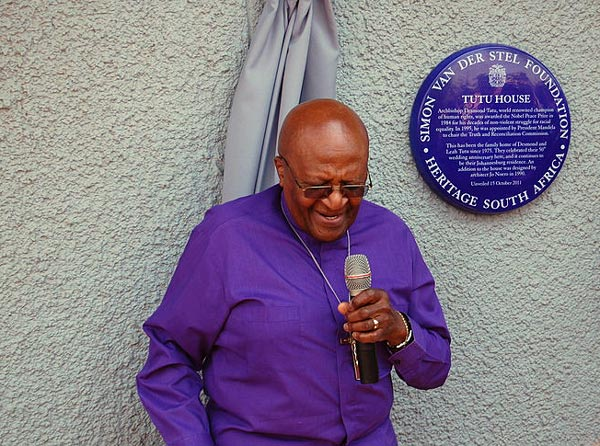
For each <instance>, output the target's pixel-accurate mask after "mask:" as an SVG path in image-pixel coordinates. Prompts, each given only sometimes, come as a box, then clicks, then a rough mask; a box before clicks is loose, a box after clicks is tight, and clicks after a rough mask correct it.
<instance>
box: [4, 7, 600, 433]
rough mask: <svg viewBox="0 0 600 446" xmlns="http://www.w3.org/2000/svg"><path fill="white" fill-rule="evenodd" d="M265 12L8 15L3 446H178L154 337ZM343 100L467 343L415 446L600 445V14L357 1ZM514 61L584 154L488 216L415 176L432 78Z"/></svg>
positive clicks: (209, 186) (419, 418)
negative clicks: (457, 64) (541, 88)
mask: <svg viewBox="0 0 600 446" xmlns="http://www.w3.org/2000/svg"><path fill="white" fill-rule="evenodd" d="M262 5H263V0H248V1H245V2H244V1H239V0H219V1H217V0H198V1H183V0H173V1H163V2H158V1H151V2H138V1H135V2H134V1H124V2H119V1H114V0H101V1H95V2H73V1H66V0H56V1H48V0H47V1H41V0H31V1H7V0H4V1H2V2H0V150H1V154H2V164H1V172H2V187H1V191H2V200H0V215H1V218H2V222H1V223H2V224H1V230H0V259H1V260H0V279H1V280H2V290H3V296H2V300H1V301H0V306H1V307H0V309H1V311H0V330H1V333H2V336H0V352H1V355H2V356H1V358H2V360H1V361H0V376H2V391H1V404H0V420H2V422H1V423H0V439H1V441H0V443H2V444H6V445H34V444H35V445H38V444H45V445H83V444H85V445H96V444H97V445H159V444H161V440H160V438H159V436H158V434H157V433H156V432H155V430H154V428H153V426H152V425H151V424H150V422H149V420H148V418H147V416H146V415H145V413H144V411H143V409H142V407H141V405H140V404H139V402H138V399H137V395H136V392H135V387H134V375H135V374H136V373H137V371H138V370H139V368H140V367H141V366H142V364H143V362H144V360H145V356H146V351H145V350H146V339H145V337H144V335H143V334H142V332H141V330H140V325H141V323H142V322H143V321H144V320H145V319H146V318H147V317H148V316H149V314H150V313H151V312H152V311H153V309H154V308H155V307H156V305H157V304H158V303H159V301H160V299H161V298H162V294H163V293H164V290H165V288H166V286H167V283H168V281H169V278H170V276H171V273H172V271H173V268H174V267H175V264H176V262H177V259H178V257H179V255H180V254H181V251H182V249H183V246H184V244H185V242H186V240H187V236H188V234H189V232H190V230H191V229H192V227H193V226H194V225H195V224H196V223H197V222H198V221H199V220H200V219H201V218H202V215H203V214H204V212H205V211H206V210H207V209H208V208H209V207H210V206H212V205H213V204H215V203H217V202H218V201H219V199H220V188H221V178H222V169H223V166H222V154H223V146H224V139H225V131H226V125H227V118H228V110H229V105H230V102H231V97H232V94H233V91H234V88H235V85H236V81H237V76H238V74H239V72H240V69H241V66H242V64H243V61H244V56H245V52H246V49H247V46H248V44H249V39H250V36H251V33H252V29H253V27H254V25H255V23H256V20H257V18H258V16H259V14H260V10H261V8H262ZM334 9H335V13H336V20H337V23H338V33H339V39H340V44H341V47H342V54H341V58H340V64H339V76H338V96H339V98H340V99H341V100H343V101H345V102H347V103H349V104H350V105H352V106H353V107H354V108H355V109H357V111H358V112H359V113H360V114H361V115H362V116H363V118H364V120H365V122H366V124H367V127H368V128H369V130H370V134H371V139H372V160H371V170H372V175H373V179H374V182H375V183H376V189H375V190H374V193H373V195H372V196H371V199H373V200H374V201H377V202H379V203H381V204H384V205H386V206H388V207H389V208H391V209H392V210H394V211H395V212H397V213H398V214H400V215H401V216H403V217H404V219H405V220H406V221H407V223H408V224H409V225H410V226H411V227H412V228H413V231H414V232H415V234H416V236H417V239H418V240H419V243H420V245H421V248H422V250H423V253H424V256H425V258H426V260H427V261H428V263H429V265H430V267H431V269H432V271H433V273H434V275H435V276H436V278H437V281H438V290H439V295H440V299H441V301H442V304H443V306H444V308H445V311H446V315H447V319H448V322H449V325H450V328H451V330H452V333H453V335H454V342H453V354H454V365H453V369H452V371H451V375H450V377H449V379H448V382H447V384H446V385H445V386H444V387H443V388H441V389H438V390H434V391H428V392H423V391H417V390H414V389H410V388H408V387H406V386H404V385H403V384H402V383H401V382H400V381H396V388H397V393H396V406H395V409H394V413H393V418H394V422H395V425H396V430H397V433H398V438H399V440H400V443H401V444H406V445H517V444H518V445H540V444H542V445H593V444H597V442H598V441H600V428H599V425H600V422H599V420H600V391H599V390H598V387H599V386H598V383H599V382H600V374H599V370H600V328H599V327H600V324H599V323H598V319H599V318H600V273H599V266H600V265H599V264H600V254H599V247H600V235H599V234H600V227H599V224H598V214H600V192H599V190H598V187H597V181H596V177H597V175H598V173H599V172H600V161H599V159H600V157H599V156H598V149H599V147H598V146H599V144H598V134H599V133H600V123H599V120H598V116H599V112H600V110H599V107H598V105H597V97H598V94H597V89H598V80H599V73H600V67H599V63H598V60H599V59H598V54H600V45H599V41H600V32H599V27H598V22H599V20H600V13H599V12H598V11H600V1H598V0H583V1H578V2H568V1H556V2H546V3H540V2H538V1H532V0H520V1H517V0H508V1H496V0H482V1H479V2H468V1H464V0H459V1H456V2H435V1H431V0H424V1H422V2H415V1H408V0H407V1H382V2H370V1H367V0H363V1H360V0H346V1H341V0H336V1H335V3H334ZM486 42H498V43H503V44H507V45H512V46H516V47H518V48H520V49H522V50H524V51H527V52H529V53H531V54H532V55H534V56H535V57H537V58H538V59H540V60H541V61H542V62H543V63H544V64H545V65H546V66H548V67H549V68H550V69H551V70H552V71H553V73H554V74H555V75H556V77H557V78H558V80H559V81H560V82H561V85H562V88H563V90H564V91H565V94H566V96H567V98H568V100H569V105H570V108H571V114H572V128H573V133H572V140H571V147H570V151H569V155H568V157H567V160H566V164H565V166H564V168H563V169H562V171H561V174H560V176H559V177H558V179H557V180H556V181H555V182H554V184H553V185H552V186H551V187H550V189H549V190H548V191H546V192H545V193H544V194H543V195H542V196H541V197H540V198H538V199H537V200H535V201H534V202H533V203H531V204H529V205H527V206H525V207H523V208H520V209H518V210H515V211H513V212H510V213H507V214H501V215H496V216H479V215H472V214H468V213H465V212H462V211H459V210H457V209H455V208H453V207H451V206H449V205H447V204H445V203H444V202H442V201H441V200H440V199H438V198H437V196H435V195H434V194H433V193H432V192H431V191H430V190H429V188H428V187H427V186H426V185H425V184H424V182H423V181H422V180H421V178H420V177H419V175H418V173H417V171H416V169H415V167H414V163H413V160H412V157H411V153H410V147H409V142H408V130H407V129H408V120H409V116H410V109H411V106H412V101H413V100H414V97H415V94H416V91H417V89H418V88H419V86H420V83H421V82H422V80H423V79H424V78H425V76H426V75H427V74H428V73H429V71H430V70H431V69H432V68H433V66H434V65H436V64H437V63H438V62H439V61H441V60H442V59H443V58H444V57H446V56H447V55H449V54H451V53H453V52H454V51H456V50H458V49H461V48H463V47H466V46H470V45H473V44H478V43H486Z"/></svg>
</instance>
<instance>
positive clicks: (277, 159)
mask: <svg viewBox="0 0 600 446" xmlns="http://www.w3.org/2000/svg"><path fill="white" fill-rule="evenodd" d="M273 162H274V163H275V169H277V176H278V177H279V185H280V186H281V187H283V180H284V178H285V175H284V171H285V165H284V162H283V160H282V159H281V157H279V156H276V157H275V158H274V159H273Z"/></svg>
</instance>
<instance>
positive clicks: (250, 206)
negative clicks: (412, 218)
mask: <svg viewBox="0 0 600 446" xmlns="http://www.w3.org/2000/svg"><path fill="white" fill-rule="evenodd" d="M368 158H369V139H368V135H367V131H366V129H365V126H364V125H363V123H362V121H361V120H360V118H359V117H358V116H357V115H356V114H355V113H354V112H353V111H352V110H351V109H350V108H348V107H347V106H345V105H343V104H341V103H339V102H337V101H335V100H332V99H318V100H313V101H309V102H305V103H303V104H300V105H299V106H297V107H296V108H294V109H293V110H292V111H291V112H290V113H289V114H288V116H287V118H286V120H285V122H284V124H283V127H282V130H281V134H280V138H279V156H277V157H276V158H275V166H276V168H277V172H278V175H279V185H277V186H274V187H272V188H270V189H268V190H266V191H264V192H261V193H259V194H255V195H252V196H249V197H245V198H241V199H238V200H235V201H233V202H229V203H226V204H223V205H221V206H217V207H215V208H213V209H211V210H210V211H209V212H207V214H206V216H205V218H204V221H203V222H202V223H201V224H200V225H198V226H197V227H196V228H195V229H194V231H193V232H192V235H191V237H190V240H189V242H188V245H187V247H186V248H185V251H184V253H183V255H182V257H181V259H180V261H179V265H178V267H177V269H176V271H175V274H174V276H173V279H172V281H171V284H170V285H169V288H168V290H167V293H166V295H165V297H164V300H163V302H162V303H161V305H160V306H159V308H158V309H157V310H156V312H155V313H154V314H153V315H152V316H151V317H150V318H149V319H148V321H147V322H146V323H145V325H144V329H145V331H146V333H147V334H148V336H149V338H150V348H149V355H148V361H147V363H146V365H145V367H144V368H143V370H142V371H141V372H140V374H139V375H138V390H139V394H140V398H141V400H142V402H143V404H144V406H145V407H146V409H147V411H148V412H149V414H150V417H151V418H152V421H153V422H154V423H155V424H156V426H157V427H158V429H159V431H160V432H161V434H162V435H163V438H164V439H165V441H166V443H167V444H168V445H178V446H179V445H181V446H183V445H219V446H281V445H284V444H286V445H298V446H299V445H305V446H309V445H310V446H326V445H327V446H331V445H352V446H367V445H368V446H372V445H378V446H387V445H396V444H397V441H396V436H395V434H394V431H393V428H392V424H391V421H390V418H389V415H390V410H391V407H392V402H393V394H392V381H391V371H392V369H395V372H396V373H397V374H398V376H399V377H400V378H401V379H402V380H404V381H405V382H406V383H407V384H408V385H410V386H413V387H417V388H421V389H429V388H433V387H437V386H440V385H442V384H443V382H444V381H445V379H446V377H447V374H448V371H449V369H450V336H449V333H448V330H447V327H446V323H445V320H444V316H443V313H442V309H441V307H440V304H439V301H438V298H437V296H436V294H435V290H434V281H433V278H432V276H431V274H430V272H429V270H428V269H427V267H426V265H425V263H424V262H423V259H422V257H421V254H420V253H419V249H418V247H417V244H416V242H415V240H414V238H413V236H412V235H411V232H410V231H409V229H408V228H407V227H406V225H405V224H404V223H403V222H402V220H401V219H400V218H398V217H397V216H395V215H394V214H392V213H391V212H389V211H387V210H385V209H384V208H382V207H380V206H377V205H375V204H373V203H370V202H368V201H366V200H363V196H364V195H365V194H366V193H367V191H368V190H369V188H370V187H371V179H370V176H369V173H368V167H367V164H368ZM359 253H360V254H365V255H366V256H367V257H368V259H369V261H370V264H371V269H372V283H373V288H369V289H366V290H364V291H362V292H361V293H360V294H358V295H357V296H356V297H354V298H353V299H352V301H351V302H349V301H348V298H347V296H348V291H347V288H346V284H345V281H344V261H345V259H346V257H347V256H348V255H349V254H359ZM349 336H351V337H352V338H353V339H355V340H356V341H359V342H360V343H362V344H371V345H375V351H376V361H377V364H378V369H379V379H378V381H377V382H375V383H371V384H363V383H361V382H360V381H357V380H356V378H355V371H354V362H353V355H352V353H351V348H350V346H349V345H348V342H347V339H348V337H349ZM198 371H200V372H201V373H200V374H198V373H197V372H198ZM201 392H204V393H205V395H206V399H205V400H206V404H202V403H201V400H200V398H199V395H200V393H201Z"/></svg>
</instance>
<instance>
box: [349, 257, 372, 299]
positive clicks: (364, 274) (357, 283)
mask: <svg viewBox="0 0 600 446" xmlns="http://www.w3.org/2000/svg"><path fill="white" fill-rule="evenodd" d="M344 277H345V279H346V287H347V288H348V290H350V291H351V292H352V291H362V290H366V289H368V288H371V266H370V265H369V259H367V256H366V255H364V254H352V255H349V256H348V257H346V261H345V262H344Z"/></svg>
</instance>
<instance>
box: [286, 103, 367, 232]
mask: <svg viewBox="0 0 600 446" xmlns="http://www.w3.org/2000/svg"><path fill="white" fill-rule="evenodd" d="M279 153H280V154H281V155H282V156H283V157H285V160H287V162H288V163H289V165H288V164H287V163H286V162H285V161H284V160H283V159H282V158H280V157H278V158H276V159H275V166H276V168H277V173H278V175H279V184H280V186H281V187H282V188H283V195H284V199H285V202H286V204H287V206H288V208H289V209H290V213H291V214H292V217H293V219H294V221H295V222H296V224H297V225H298V226H299V227H300V228H301V229H302V230H303V231H305V232H307V233H308V234H310V235H311V236H313V237H314V238H315V239H317V240H320V241H323V242H330V241H333V240H337V239H338V238H340V237H342V236H343V235H344V233H345V232H346V230H347V229H348V228H349V227H350V226H351V225H352V223H354V220H355V219H356V215H357V214H358V209H359V206H360V203H361V201H362V198H348V197H346V196H345V195H344V194H343V192H342V191H341V190H340V189H339V188H335V189H334V191H333V192H332V193H331V194H330V195H329V196H327V197H325V198H321V199H310V198H306V197H305V196H304V192H303V191H302V189H301V188H300V187H298V184H297V183H296V181H297V182H298V183H300V185H301V186H302V187H306V186H321V185H333V186H340V185H345V184H364V183H365V182H366V178H367V162H368V157H369V139H368V136H367V132H366V130H365V127H364V125H363V124H362V121H361V120H360V118H359V117H358V116H357V115H356V114H355V113H354V112H353V111H352V110H350V109H349V108H348V107H346V106H345V105H343V104H341V103H339V102H337V101H334V100H332V99H317V100H313V101H310V102H305V103H303V104H300V105H299V106H297V107H296V108H294V109H293V110H292V111H291V112H290V114H289V115H288V117H287V118H286V120H285V122H284V124H283V127H282V130H281V135H280V139H279Z"/></svg>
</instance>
